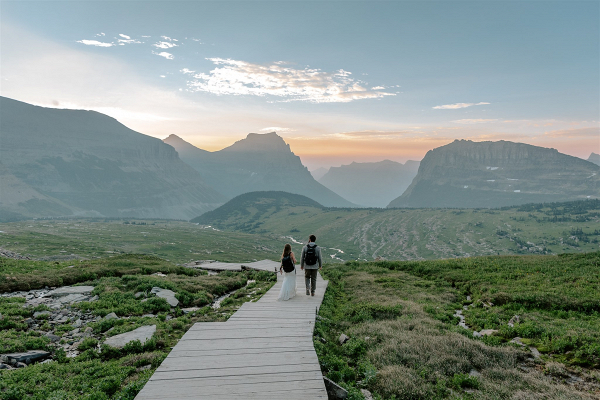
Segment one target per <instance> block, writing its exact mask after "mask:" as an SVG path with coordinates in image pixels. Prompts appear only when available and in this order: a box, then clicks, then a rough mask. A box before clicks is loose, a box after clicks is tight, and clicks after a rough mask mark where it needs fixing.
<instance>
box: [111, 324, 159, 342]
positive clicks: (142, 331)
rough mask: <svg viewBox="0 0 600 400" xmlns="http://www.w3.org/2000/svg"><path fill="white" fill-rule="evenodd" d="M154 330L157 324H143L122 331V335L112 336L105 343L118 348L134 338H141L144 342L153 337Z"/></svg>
mask: <svg viewBox="0 0 600 400" xmlns="http://www.w3.org/2000/svg"><path fill="white" fill-rule="evenodd" d="M154 332H156V325H146V326H141V327H139V328H137V329H134V330H133V331H131V332H126V333H121V334H120V335H115V336H113V337H110V338H108V339H106V340H105V341H104V344H106V345H109V346H111V347H116V348H122V347H123V346H125V345H126V344H127V343H129V342H131V341H134V340H139V341H140V342H141V343H142V344H144V343H146V341H147V340H148V339H150V338H151V337H152V335H154Z"/></svg>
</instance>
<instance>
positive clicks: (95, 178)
mask: <svg viewBox="0 0 600 400" xmlns="http://www.w3.org/2000/svg"><path fill="white" fill-rule="evenodd" d="M0 111H1V114H0V119H1V120H2V146H0V159H1V160H2V165H3V167H0V177H1V178H2V184H3V187H4V184H5V183H8V184H9V185H10V186H11V187H12V188H13V189H14V190H11V191H10V193H9V194H7V193H5V192H4V191H3V193H2V197H1V201H2V202H1V204H0V217H2V216H3V215H4V219H10V218H11V217H15V215H14V214H20V215H22V216H25V217H31V216H35V217H46V216H65V215H75V216H78V215H79V216H107V217H140V218H175V219H189V218H191V217H194V216H197V215H198V214H200V213H202V212H204V211H207V210H210V209H213V208H215V207H217V206H218V205H220V204H222V203H223V202H224V201H225V200H226V199H225V198H224V197H223V196H222V195H221V194H219V193H218V192H216V191H215V190H214V189H212V188H211V187H210V186H209V185H207V184H206V183H205V182H204V181H203V180H202V177H201V176H200V175H199V174H198V173H197V172H196V171H195V170H194V169H192V168H191V167H189V166H188V165H186V164H185V163H184V162H182V161H181V159H180V158H179V156H178V155H177V152H176V151H175V150H174V149H173V148H172V147H171V146H168V145H166V144H164V143H163V142H162V141H161V140H159V139H155V138H152V137H149V136H146V135H143V134H141V133H138V132H135V131H133V130H131V129H129V128H127V127H126V126H124V125H122V124H121V123H119V122H118V121H117V120H115V119H113V118H110V117H108V116H106V115H103V114H100V113H97V112H94V111H83V110H62V109H53V108H44V107H37V106H33V105H30V104H26V103H22V102H19V101H15V100H11V99H7V98H5V97H0ZM11 213H12V214H11Z"/></svg>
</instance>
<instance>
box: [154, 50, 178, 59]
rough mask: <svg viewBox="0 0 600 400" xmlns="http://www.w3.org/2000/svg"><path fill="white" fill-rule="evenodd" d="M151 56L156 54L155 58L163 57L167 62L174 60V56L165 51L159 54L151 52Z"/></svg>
mask: <svg viewBox="0 0 600 400" xmlns="http://www.w3.org/2000/svg"><path fill="white" fill-rule="evenodd" d="M152 54H156V55H157V56H161V57H164V58H166V59H167V60H172V59H174V58H175V56H174V55H173V54H171V53H167V52H166V51H161V52H160V53H157V52H155V51H153V52H152Z"/></svg>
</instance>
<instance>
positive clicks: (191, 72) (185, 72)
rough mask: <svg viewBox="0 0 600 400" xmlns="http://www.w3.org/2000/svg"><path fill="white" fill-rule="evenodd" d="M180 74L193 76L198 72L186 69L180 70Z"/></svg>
mask: <svg viewBox="0 0 600 400" xmlns="http://www.w3.org/2000/svg"><path fill="white" fill-rule="evenodd" d="M179 72H181V73H184V74H193V73H194V72H196V71H192V70H191V69H187V68H184V69H181V70H179Z"/></svg>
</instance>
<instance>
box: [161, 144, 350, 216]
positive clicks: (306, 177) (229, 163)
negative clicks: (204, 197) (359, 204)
mask: <svg viewBox="0 0 600 400" xmlns="http://www.w3.org/2000/svg"><path fill="white" fill-rule="evenodd" d="M164 142H165V143H167V144H169V145H171V146H173V147H174V148H175V149H176V150H177V152H178V153H179V155H180V157H181V159H182V160H183V161H185V162H186V163H187V164H189V165H191V166H192V167H193V168H194V169H196V171H198V172H199V173H200V174H201V175H202V177H203V178H204V180H205V181H206V182H207V183H208V184H209V185H210V186H211V187H213V188H215V189H216V190H217V191H219V192H220V193H222V194H224V195H225V196H226V197H228V198H233V197H235V196H237V195H240V194H242V193H247V192H254V191H269V190H271V191H273V190H274V191H277V190H279V191H285V192H289V193H296V194H301V195H304V196H307V197H309V198H311V199H313V200H315V201H317V202H319V203H321V204H323V205H324V206H327V207H353V206H355V205H354V204H352V203H351V202H349V201H348V200H346V199H344V198H342V197H341V196H339V195H338V194H336V193H334V192H332V191H331V190H329V189H327V188H326V187H325V186H323V185H321V184H320V183H318V182H317V181H316V180H315V179H314V178H313V176H312V175H311V174H310V172H308V169H307V168H306V167H305V166H304V165H302V161H300V157H298V156H296V155H295V154H294V153H293V152H292V151H291V150H290V146H289V144H287V143H285V141H284V140H283V139H282V138H281V137H280V136H278V135H277V134H276V133H275V132H271V133H266V134H257V133H250V134H248V136H247V137H246V138H245V139H242V140H239V141H237V142H235V143H234V144H232V145H231V146H229V147H226V148H224V149H223V150H219V151H215V152H209V151H206V150H201V149H199V148H197V147H195V146H194V145H192V144H190V143H188V142H186V141H185V140H183V139H181V138H180V137H178V136H177V135H170V136H169V137H167V138H166V139H165V140H164Z"/></svg>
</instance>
